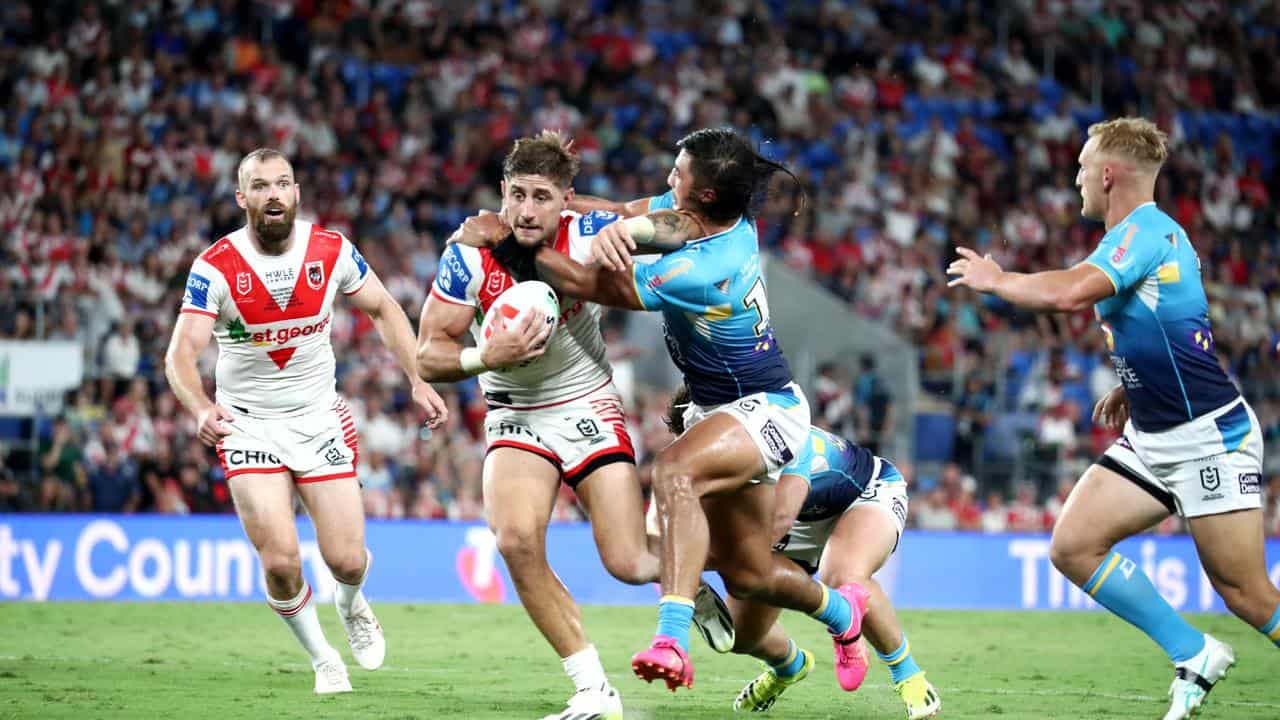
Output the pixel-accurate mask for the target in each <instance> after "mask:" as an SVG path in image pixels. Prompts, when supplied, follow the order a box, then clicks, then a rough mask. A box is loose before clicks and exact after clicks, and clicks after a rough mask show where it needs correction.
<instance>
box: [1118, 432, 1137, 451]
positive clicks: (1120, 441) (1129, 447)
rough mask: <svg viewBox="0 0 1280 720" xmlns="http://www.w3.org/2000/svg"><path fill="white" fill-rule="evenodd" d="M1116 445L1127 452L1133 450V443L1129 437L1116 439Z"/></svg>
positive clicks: (1122, 436)
mask: <svg viewBox="0 0 1280 720" xmlns="http://www.w3.org/2000/svg"><path fill="white" fill-rule="evenodd" d="M1116 444H1117V445H1119V446H1120V447H1122V448H1124V449H1125V450H1133V443H1131V442H1129V436H1128V435H1121V436H1120V437H1119V438H1117V439H1116Z"/></svg>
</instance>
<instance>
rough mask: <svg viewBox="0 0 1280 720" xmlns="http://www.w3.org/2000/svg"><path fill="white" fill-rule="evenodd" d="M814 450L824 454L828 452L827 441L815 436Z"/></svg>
mask: <svg viewBox="0 0 1280 720" xmlns="http://www.w3.org/2000/svg"><path fill="white" fill-rule="evenodd" d="M813 452H814V453H816V454H818V455H822V454H824V453H826V452H827V442H826V441H825V440H823V439H822V438H820V437H818V436H817V435H814V436H813Z"/></svg>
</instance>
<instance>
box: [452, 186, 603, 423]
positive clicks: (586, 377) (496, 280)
mask: <svg viewBox="0 0 1280 720" xmlns="http://www.w3.org/2000/svg"><path fill="white" fill-rule="evenodd" d="M617 219H618V216H617V215H615V214H613V213H610V212H604V211H599V210H597V211H595V212H590V213H587V214H586V215H579V214H578V213H575V212H571V211H568V210H566V211H564V212H563V213H561V214H560V229H559V230H558V231H557V233H556V237H555V241H554V246H553V247H555V249H556V250H558V251H560V252H562V253H565V254H567V255H568V256H569V257H571V258H573V259H574V260H577V261H579V262H586V260H587V259H588V258H589V257H590V252H591V238H592V236H594V235H595V234H596V233H598V232H600V230H601V229H602V228H604V227H605V226H606V225H609V224H610V223H612V222H614V221H615V220H617ZM515 282H516V281H515V279H514V278H512V277H511V274H510V273H509V272H507V270H506V269H505V268H503V267H502V265H501V264H500V263H499V262H498V261H497V259H495V258H494V257H493V253H492V252H490V251H489V250H488V249H476V248H473V247H469V246H466V245H461V244H457V243H454V244H450V245H449V246H447V247H446V248H445V251H444V254H443V255H442V256H441V258H440V264H439V268H438V269H437V270H436V281H435V283H434V284H433V285H432V287H431V294H432V295H434V296H435V297H436V298H437V299H439V300H442V301H444V302H447V303H452V304H455V305H466V306H468V307H473V308H475V309H476V310H477V312H476V314H475V320H474V321H473V322H472V323H471V335H472V337H474V338H475V339H476V344H477V345H482V344H483V338H482V336H481V333H480V327H481V323H482V322H483V321H484V316H485V314H487V313H488V312H489V307H490V306H491V305H493V302H494V301H495V300H497V299H498V296H499V295H501V294H502V293H503V291H504V290H506V289H507V288H509V287H511V286H512V285H514V284H515ZM534 362H535V363H536V364H535V365H531V366H530V367H529V368H527V369H524V370H511V371H504V370H494V371H490V372H486V373H481V375H480V387H481V389H483V390H484V393H485V398H486V399H487V400H488V401H489V404H490V405H496V406H500V407H512V408H517V409H529V408H533V407H541V406H545V405H552V404H558V403H562V402H567V401H569V400H573V399H575V398H579V397H583V396H586V395H588V394H590V393H592V392H594V391H596V390H599V389H600V388H602V387H604V386H606V385H608V384H609V382H610V380H611V378H612V376H613V368H612V367H611V366H610V365H609V361H608V360H607V359H606V358H605V346H604V338H602V337H601V336H600V308H599V306H597V305H595V304H594V303H588V302H584V301H582V300H577V299H575V298H567V297H562V298H560V327H559V328H557V329H556V333H555V334H554V335H553V336H552V337H551V341H550V343H548V345H547V351H546V352H545V353H544V354H543V355H542V356H541V357H540V358H538V359H537V360H535V361H534Z"/></svg>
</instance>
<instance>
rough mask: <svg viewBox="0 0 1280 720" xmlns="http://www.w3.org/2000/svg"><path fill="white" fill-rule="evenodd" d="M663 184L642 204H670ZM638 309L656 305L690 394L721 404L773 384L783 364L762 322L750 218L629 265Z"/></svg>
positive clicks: (781, 381)
mask: <svg viewBox="0 0 1280 720" xmlns="http://www.w3.org/2000/svg"><path fill="white" fill-rule="evenodd" d="M673 202H674V201H673V198H672V195H671V193H670V192H668V193H667V194H665V195H662V196H659V197H655V198H652V199H650V201H649V209H650V210H657V209H660V208H669V207H672V205H673ZM632 267H633V268H634V270H633V279H634V280H635V284H636V294H637V295H639V297H640V302H641V303H643V304H644V307H645V309H646V310H660V311H661V312H662V316H663V320H664V322H663V334H664V335H665V336H666V341H667V351H668V352H670V353H671V359H672V361H674V362H675V364H676V367H678V368H680V371H681V372H683V373H684V377H685V382H686V383H688V385H689V391H690V395H691V397H692V399H693V402H694V403H696V404H698V405H703V406H707V405H721V404H724V403H728V402H733V401H735V400H738V399H739V398H742V397H746V396H747V395H751V394H752V393H757V392H777V391H779V390H782V389H783V388H784V387H786V385H787V384H788V383H790V382H791V368H790V366H788V365H787V360H786V358H785V357H783V355H782V348H780V347H779V346H778V340H777V338H775V337H774V335H773V328H772V327H771V326H770V325H769V303H768V300H767V299H766V298H765V288H764V278H763V277H762V276H761V273H760V249H759V241H758V239H757V237H756V228H755V225H754V224H753V223H752V222H751V220H750V219H748V218H746V217H742V218H739V219H738V222H737V223H736V224H735V225H734V226H733V227H732V228H730V229H728V230H726V231H724V232H722V233H718V234H716V235H710V236H708V237H705V238H702V239H700V240H695V241H692V242H690V243H689V244H687V245H685V246H684V247H683V248H681V249H679V250H676V251H675V252H673V253H670V254H667V255H664V256H662V258H661V259H659V260H658V261H657V262H655V263H652V264H648V265H645V264H640V263H636V264H635V265H633V266H632Z"/></svg>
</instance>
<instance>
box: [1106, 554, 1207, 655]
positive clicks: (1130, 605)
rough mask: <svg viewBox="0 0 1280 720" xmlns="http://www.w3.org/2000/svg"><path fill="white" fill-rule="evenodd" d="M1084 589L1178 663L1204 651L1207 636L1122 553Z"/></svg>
mask: <svg viewBox="0 0 1280 720" xmlns="http://www.w3.org/2000/svg"><path fill="white" fill-rule="evenodd" d="M1083 590H1084V591H1085V592H1087V593H1089V594H1090V595H1092V596H1093V599H1095V600H1097V601H1098V602H1099V603H1101V604H1102V606H1103V607H1105V608H1106V609H1108V610H1110V611H1111V612H1113V613H1115V614H1116V615H1119V616H1120V617H1121V618H1123V619H1124V620H1125V621H1127V622H1128V623H1129V624H1131V625H1133V626H1135V627H1137V628H1138V629H1139V630H1141V631H1142V632H1144V633H1146V634H1147V637H1150V638H1151V639H1152V640H1155V641H1156V643H1158V644H1159V645H1160V647H1162V648H1164V651H1165V653H1166V654H1167V655H1168V656H1169V659H1171V660H1173V661H1174V662H1175V663H1177V662H1182V661H1184V660H1190V659H1191V658H1193V657H1195V655H1196V653H1198V652H1200V651H1201V650H1202V649H1204V633H1202V632H1200V631H1199V630H1196V629H1195V628H1193V627H1191V626H1190V625H1189V624H1187V621H1186V620H1183V619H1182V616H1181V615H1179V614H1178V613H1177V612H1176V611H1175V610H1174V609H1173V608H1172V607H1170V605H1169V603H1167V602H1165V599H1164V598H1162V597H1160V593H1158V592H1156V588H1155V586H1154V585H1152V584H1151V580H1150V578H1148V577H1147V575H1146V573H1144V572H1142V570H1140V569H1138V566H1137V565H1135V564H1134V563H1133V561H1132V560H1130V559H1129V558H1127V557H1125V556H1123V555H1121V554H1120V553H1117V552H1113V553H1111V554H1110V555H1108V556H1107V558H1106V559H1105V560H1103V561H1102V564H1101V565H1099V566H1098V569H1097V570H1095V571H1094V572H1093V577H1091V578H1089V582H1087V583H1085V584H1084V587H1083Z"/></svg>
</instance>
